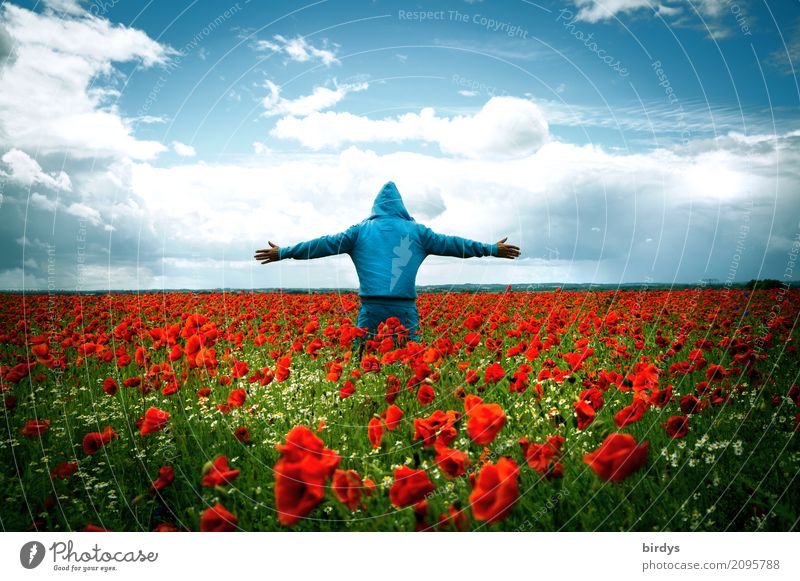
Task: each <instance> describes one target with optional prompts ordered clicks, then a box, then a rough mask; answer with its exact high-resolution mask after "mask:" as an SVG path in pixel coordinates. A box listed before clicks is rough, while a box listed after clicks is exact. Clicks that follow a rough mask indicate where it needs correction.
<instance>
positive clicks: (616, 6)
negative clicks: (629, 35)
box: [573, 0, 731, 34]
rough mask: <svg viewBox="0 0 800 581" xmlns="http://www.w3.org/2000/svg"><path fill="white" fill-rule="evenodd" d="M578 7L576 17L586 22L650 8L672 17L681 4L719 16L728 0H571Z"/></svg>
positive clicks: (710, 16) (706, 15)
mask: <svg viewBox="0 0 800 581" xmlns="http://www.w3.org/2000/svg"><path fill="white" fill-rule="evenodd" d="M573 2H574V4H575V6H577V7H578V8H579V11H578V14H577V19H578V20H584V21H586V22H599V21H601V20H610V19H613V18H616V17H618V16H620V15H622V14H626V13H631V12H638V11H640V10H642V9H645V8H647V9H650V10H651V11H652V12H653V13H658V14H660V15H661V16H666V17H672V16H677V15H679V14H681V13H682V12H683V6H682V5H686V8H687V9H688V10H690V11H694V10H697V11H698V12H699V13H700V14H701V15H702V16H703V17H706V18H712V19H714V18H719V17H720V16H722V15H723V14H724V11H725V9H726V7H728V6H730V4H731V2H730V1H729V0H669V1H668V2H656V1H653V0H573ZM712 34H724V33H723V31H722V30H720V29H714V31H712Z"/></svg>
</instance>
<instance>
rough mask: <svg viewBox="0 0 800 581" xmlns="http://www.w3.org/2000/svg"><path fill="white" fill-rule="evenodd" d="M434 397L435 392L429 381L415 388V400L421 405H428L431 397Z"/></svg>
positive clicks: (431, 399)
mask: <svg viewBox="0 0 800 581" xmlns="http://www.w3.org/2000/svg"><path fill="white" fill-rule="evenodd" d="M434 397H436V392H435V391H433V387H432V386H431V385H430V384H429V383H423V384H422V385H420V386H419V389H418V390H417V400H418V401H419V403H421V404H422V405H429V404H430V403H431V402H432V401H433V398H434Z"/></svg>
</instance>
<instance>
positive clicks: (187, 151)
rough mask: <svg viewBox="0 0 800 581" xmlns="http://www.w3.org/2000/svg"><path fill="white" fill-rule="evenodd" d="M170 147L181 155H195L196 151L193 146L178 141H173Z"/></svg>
mask: <svg viewBox="0 0 800 581" xmlns="http://www.w3.org/2000/svg"><path fill="white" fill-rule="evenodd" d="M172 149H173V150H174V151H175V153H177V154H178V155H180V156H181V157H194V156H195V155H197V151H195V149H194V147H192V146H191V145H187V144H185V143H181V142H180V141H173V142H172Z"/></svg>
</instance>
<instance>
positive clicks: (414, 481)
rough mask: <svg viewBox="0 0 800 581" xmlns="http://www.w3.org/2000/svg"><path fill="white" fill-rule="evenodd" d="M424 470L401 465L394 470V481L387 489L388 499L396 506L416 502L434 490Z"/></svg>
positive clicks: (399, 506) (402, 506) (400, 506)
mask: <svg viewBox="0 0 800 581" xmlns="http://www.w3.org/2000/svg"><path fill="white" fill-rule="evenodd" d="M435 488H436V487H435V486H434V485H433V483H432V482H431V480H430V478H428V473H427V472H425V471H424V470H414V469H413V468H409V467H408V466H401V467H400V468H397V469H396V470H395V471H394V483H393V484H392V487H391V488H390V489H389V500H390V501H391V502H392V504H393V505H394V506H395V507H397V508H404V507H406V506H411V505H412V504H416V503H418V502H420V501H421V500H424V499H425V497H426V496H427V495H428V494H430V493H431V492H433V491H434V490H435Z"/></svg>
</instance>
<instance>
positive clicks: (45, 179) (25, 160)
mask: <svg viewBox="0 0 800 581" xmlns="http://www.w3.org/2000/svg"><path fill="white" fill-rule="evenodd" d="M0 159H2V161H3V163H5V164H6V166H8V168H9V170H10V172H11V173H10V174H8V173H6V172H2V171H0V175H6V176H7V177H8V179H10V180H11V181H14V182H17V183H19V184H21V185H23V186H27V187H30V186H32V185H33V184H42V185H43V186H47V187H48V188H53V189H56V190H71V189H72V183H71V182H70V179H69V176H68V175H67V173H66V172H64V171H60V172H58V173H57V174H56V173H55V172H54V173H53V174H52V175H51V174H46V173H45V172H43V171H42V166H40V165H39V163H38V162H37V161H36V160H35V159H33V158H31V157H30V156H29V155H28V154H27V153H25V152H24V151H20V150H19V149H11V150H9V151H7V152H6V153H5V154H3V157H2V158H0Z"/></svg>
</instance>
